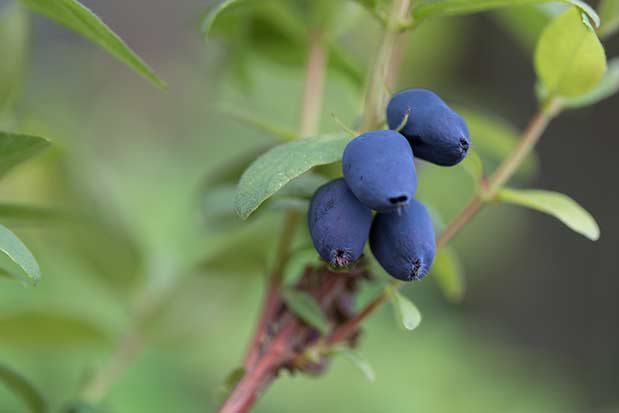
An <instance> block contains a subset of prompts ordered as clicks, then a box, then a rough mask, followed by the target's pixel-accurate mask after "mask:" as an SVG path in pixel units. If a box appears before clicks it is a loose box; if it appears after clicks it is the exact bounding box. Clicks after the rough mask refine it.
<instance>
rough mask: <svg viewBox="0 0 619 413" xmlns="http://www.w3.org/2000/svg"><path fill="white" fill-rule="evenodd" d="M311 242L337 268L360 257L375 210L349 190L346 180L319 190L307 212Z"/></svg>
mask: <svg viewBox="0 0 619 413" xmlns="http://www.w3.org/2000/svg"><path fill="white" fill-rule="evenodd" d="M307 221H308V225H309V231H310V235H311V236H312V242H313V243H314V247H315V248H316V251H318V254H320V256H321V257H322V259H323V260H325V261H327V262H328V263H329V264H330V265H331V266H333V267H336V268H341V267H348V266H350V265H351V264H352V263H353V262H355V261H356V260H358V259H359V257H361V254H362V253H363V247H364V245H365V242H366V241H367V239H368V234H369V232H370V226H371V225H372V211H370V209H369V208H368V207H366V206H365V205H363V204H362V203H361V202H359V200H358V199H357V198H355V196H354V195H353V193H352V192H351V191H350V189H348V186H347V185H346V182H345V181H344V179H342V178H340V179H336V180H334V181H331V182H329V183H327V184H325V185H323V186H321V187H320V188H318V190H317V191H316V193H315V194H314V196H313V197H312V201H311V202H310V206H309V211H308V213H307Z"/></svg>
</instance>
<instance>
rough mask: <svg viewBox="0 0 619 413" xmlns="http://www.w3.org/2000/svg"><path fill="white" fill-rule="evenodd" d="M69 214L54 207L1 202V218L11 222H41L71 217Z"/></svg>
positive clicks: (21, 223) (24, 223)
mask: <svg viewBox="0 0 619 413" xmlns="http://www.w3.org/2000/svg"><path fill="white" fill-rule="evenodd" d="M69 218H70V217H69V215H68V214H66V213H64V212H62V211H58V210H56V209H53V208H47V207H39V206H33V205H19V204H2V203H0V220H2V222H5V223H6V222H9V223H11V224H19V225H28V224H41V223H50V222H56V221H62V220H65V219H69Z"/></svg>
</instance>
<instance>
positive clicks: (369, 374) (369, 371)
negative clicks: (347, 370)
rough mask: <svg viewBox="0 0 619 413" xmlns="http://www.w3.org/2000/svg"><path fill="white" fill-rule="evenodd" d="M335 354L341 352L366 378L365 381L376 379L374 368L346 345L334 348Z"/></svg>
mask: <svg viewBox="0 0 619 413" xmlns="http://www.w3.org/2000/svg"><path fill="white" fill-rule="evenodd" d="M336 353H337V354H341V355H342V356H344V357H345V358H346V359H348V361H350V362H351V363H352V365H353V366H355V367H357V368H358V369H359V371H361V373H362V374H363V377H365V378H366V379H367V381H370V382H372V381H374V380H376V373H374V369H373V368H372V366H370V363H368V362H367V360H365V359H364V358H363V357H361V356H360V355H359V353H357V352H355V351H352V350H351V349H349V348H347V347H342V346H340V347H338V348H337V350H336Z"/></svg>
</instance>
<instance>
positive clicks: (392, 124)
mask: <svg viewBox="0 0 619 413" xmlns="http://www.w3.org/2000/svg"><path fill="white" fill-rule="evenodd" d="M407 115H408V119H407V120H406V122H405V123H404V125H403V126H402V128H401V130H400V133H401V134H402V135H404V136H405V137H406V139H408V141H409V142H410V144H411V146H412V148H413V152H414V153H415V156H416V157H418V158H421V159H424V160H426V161H428V162H432V163H435V164H437V165H441V166H453V165H456V164H458V163H460V162H461V161H462V160H463V159H464V158H465V157H466V155H467V153H468V151H469V147H470V146H471V138H470V136H469V130H468V127H467V126H466V122H465V121H464V119H463V118H462V116H460V115H458V114H457V113H456V112H454V111H453V110H451V108H450V107H449V106H447V104H446V103H445V102H444V101H443V100H442V99H441V98H440V97H439V96H438V95H437V94H436V93H434V92H432V91H430V90H426V89H409V90H405V91H403V92H400V93H398V94H396V95H394V96H393V97H392V98H391V100H390V101H389V104H388V105H387V123H388V124H389V128H390V129H397V128H398V127H400V125H402V122H404V119H405V118H406V116H407Z"/></svg>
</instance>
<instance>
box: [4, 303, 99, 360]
mask: <svg viewBox="0 0 619 413" xmlns="http://www.w3.org/2000/svg"><path fill="white" fill-rule="evenodd" d="M0 342H1V343H2V344H3V346H14V347H16V348H20V349H22V350H23V349H27V350H28V351H29V350H31V349H35V350H40V349H42V348H45V349H46V350H60V351H67V350H68V349H70V348H80V349H84V348H85V347H87V346H93V345H101V344H104V345H105V344H109V343H110V342H111V340H110V336H109V334H108V333H107V332H106V331H104V330H103V329H101V327H99V326H97V325H94V324H93V323H92V322H90V321H88V320H84V319H81V318H76V317H74V316H70V315H65V314H54V313H51V312H50V311H49V310H46V311H45V312H43V311H35V310H30V311H26V310H24V311H22V312H17V313H12V314H2V315H0Z"/></svg>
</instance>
